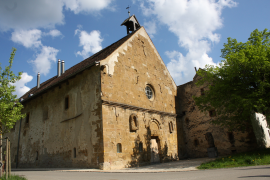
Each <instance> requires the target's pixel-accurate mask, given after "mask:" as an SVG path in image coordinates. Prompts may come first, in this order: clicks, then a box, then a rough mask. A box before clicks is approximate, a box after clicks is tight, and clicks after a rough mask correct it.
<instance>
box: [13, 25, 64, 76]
mask: <svg viewBox="0 0 270 180" xmlns="http://www.w3.org/2000/svg"><path fill="white" fill-rule="evenodd" d="M59 34H61V32H60V31H58V30H56V29H54V30H52V31H50V32H49V33H42V32H41V31H40V30H38V29H32V30H28V31H27V30H16V31H14V32H13V33H12V36H11V40H12V41H13V42H16V43H19V44H22V45H23V46H25V47H26V48H35V50H36V51H37V52H38V51H40V53H39V54H36V59H35V60H31V61H29V62H30V63H32V64H33V65H34V71H35V72H36V73H37V72H40V74H44V75H47V74H48V73H49V71H50V69H51V62H52V61H53V62H56V55H57V53H58V51H59V50H58V49H55V48H53V47H49V46H44V45H43V44H42V42H41V40H40V39H41V37H42V35H51V36H53V37H54V36H57V35H59Z"/></svg>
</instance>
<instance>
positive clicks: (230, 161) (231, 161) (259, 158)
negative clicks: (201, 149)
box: [198, 148, 270, 169]
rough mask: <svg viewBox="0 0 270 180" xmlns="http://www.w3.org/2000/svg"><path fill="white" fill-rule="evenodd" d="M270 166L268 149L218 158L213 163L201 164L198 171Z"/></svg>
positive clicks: (269, 150) (269, 151)
mask: <svg viewBox="0 0 270 180" xmlns="http://www.w3.org/2000/svg"><path fill="white" fill-rule="evenodd" d="M266 164H270V148H267V149H261V150H256V151H251V152H246V153H237V154H233V155H231V156H227V157H223V158H218V159H216V160H214V161H211V162H207V163H202V164H201V165H200V166H199V167H198V169H216V168H230V167H241V166H256V165H266Z"/></svg>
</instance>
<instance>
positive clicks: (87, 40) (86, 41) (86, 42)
mask: <svg viewBox="0 0 270 180" xmlns="http://www.w3.org/2000/svg"><path fill="white" fill-rule="evenodd" d="M76 34H79V39H80V44H79V46H83V50H82V51H78V52H77V53H76V54H77V55H80V56H82V57H83V58H87V57H89V55H90V53H96V52H98V51H100V50H101V49H102V46H101V42H102V41H103V39H101V37H100V32H99V31H96V30H93V31H91V32H90V33H87V32H86V31H82V30H80V29H76V30H75V35H76Z"/></svg>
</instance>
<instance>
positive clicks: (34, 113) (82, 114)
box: [8, 66, 103, 168]
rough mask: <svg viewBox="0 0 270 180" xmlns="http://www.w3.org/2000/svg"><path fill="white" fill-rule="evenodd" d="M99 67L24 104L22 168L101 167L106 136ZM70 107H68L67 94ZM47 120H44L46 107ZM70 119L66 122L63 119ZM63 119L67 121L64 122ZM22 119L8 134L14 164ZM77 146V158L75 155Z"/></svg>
mask: <svg viewBox="0 0 270 180" xmlns="http://www.w3.org/2000/svg"><path fill="white" fill-rule="evenodd" d="M99 69H100V68H99V67H96V66H93V67H91V68H88V69H87V70H84V71H83V72H82V73H80V74H77V75H76V76H75V77H73V78H70V79H68V80H67V81H65V82H63V83H61V84H59V85H58V86H56V87H54V88H51V89H49V90H48V91H47V92H45V93H43V94H42V95H39V96H38V97H36V98H33V99H32V100H29V101H28V102H26V103H23V104H24V110H23V112H24V113H29V114H30V116H29V117H30V119H29V123H28V124H26V119H23V120H22V126H21V136H20V145H19V167H82V168H86V167H99V165H98V163H100V162H103V136H102V117H101V101H100V73H99V71H100V70H99ZM67 96H69V108H68V109H67V110H65V108H64V104H65V97H67ZM46 108H47V109H48V119H46V120H44V119H43V113H44V109H46ZM64 120H67V121H64ZM62 121H64V122H62ZM19 124H20V123H19V122H18V123H17V124H16V127H15V131H13V132H11V133H9V134H8V136H9V137H10V138H11V142H12V151H11V154H12V157H11V158H12V165H13V166H15V155H16V154H17V142H18V133H19ZM74 148H76V158H75V157H74Z"/></svg>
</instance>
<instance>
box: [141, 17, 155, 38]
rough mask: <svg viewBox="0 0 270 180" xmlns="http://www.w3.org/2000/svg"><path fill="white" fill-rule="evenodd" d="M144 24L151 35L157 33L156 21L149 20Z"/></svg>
mask: <svg viewBox="0 0 270 180" xmlns="http://www.w3.org/2000/svg"><path fill="white" fill-rule="evenodd" d="M143 25H144V27H145V30H146V32H147V33H148V34H149V36H150V37H151V38H153V37H154V34H156V29H157V27H156V22H155V21H148V22H145V23H144V24H143Z"/></svg>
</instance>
